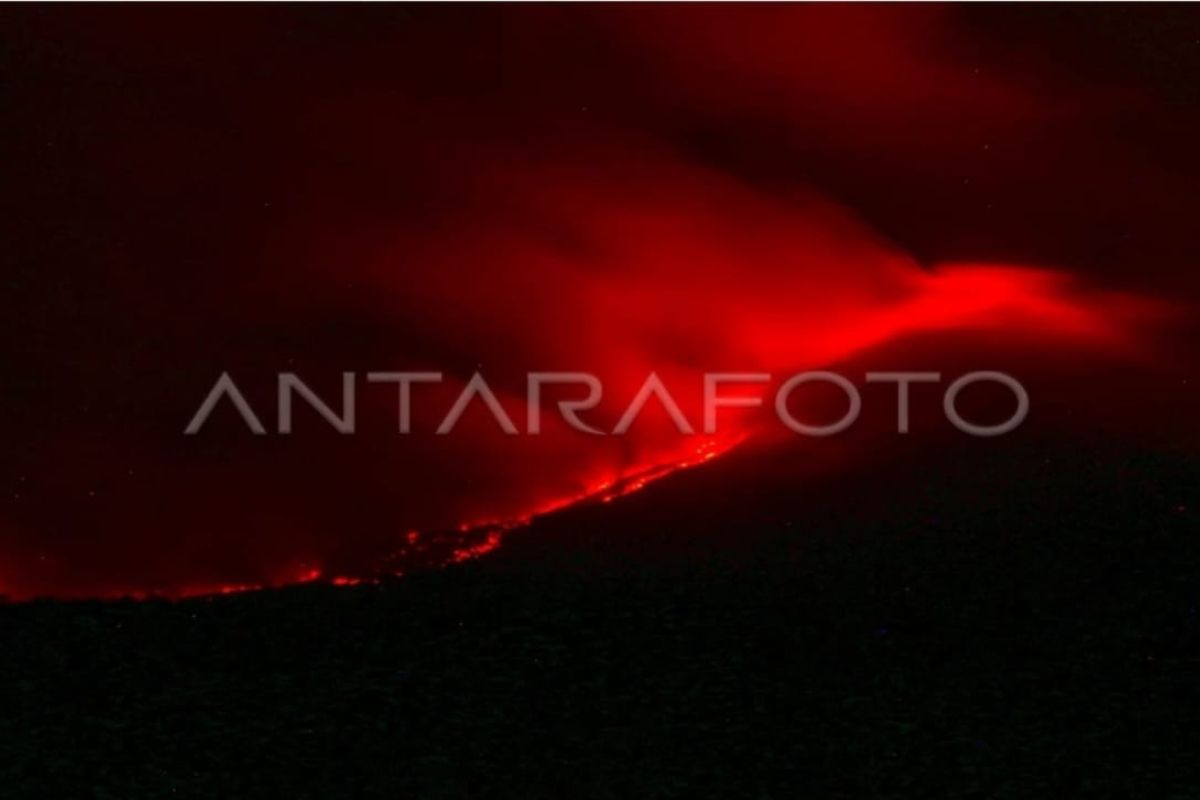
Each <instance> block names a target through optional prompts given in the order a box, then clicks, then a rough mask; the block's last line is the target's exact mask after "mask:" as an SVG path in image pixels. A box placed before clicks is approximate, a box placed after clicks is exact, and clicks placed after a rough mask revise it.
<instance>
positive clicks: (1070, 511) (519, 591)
mask: <svg viewBox="0 0 1200 800" xmlns="http://www.w3.org/2000/svg"><path fill="white" fill-rule="evenodd" d="M1018 456H1019V459H1020V463H1022V464H1030V463H1034V462H1035V459H1032V458H1031V456H1030V454H1029V453H1021V454H1018ZM1067 458H1072V456H1067ZM1073 458H1074V461H1073V462H1071V463H1069V464H1068V465H1067V466H1065V467H1063V468H1059V469H1057V470H1056V469H1054V468H1052V467H1047V468H1046V469H1047V471H1046V473H1045V474H1034V475H1029V476H1027V477H1028V479H1027V480H1023V481H1020V482H1018V483H1016V484H1013V483H1012V482H1010V483H1009V484H1005V483H1004V482H1003V481H1001V480H999V479H997V478H995V477H994V476H991V477H989V475H990V473H986V469H985V464H983V463H980V464H976V465H975V467H972V466H971V465H970V464H966V465H964V464H962V463H959V464H957V465H956V466H955V467H954V469H953V470H950V471H948V472H947V473H945V474H942V475H933V476H923V477H922V478H921V480H920V481H918V483H919V484H920V485H921V486H923V487H925V494H924V495H922V496H920V497H915V498H914V497H913V495H912V493H911V492H909V493H906V494H905V496H906V497H907V498H908V500H907V501H906V505H905V506H904V507H903V508H899V507H897V508H896V509H895V510H894V511H893V512H892V513H882V514H879V513H875V512H878V511H879V510H880V509H883V510H884V511H886V509H887V507H888V505H889V504H892V505H896V504H897V503H898V502H899V501H898V500H896V497H894V496H891V495H888V494H887V493H881V491H882V490H880V489H879V488H878V487H880V486H884V485H887V484H888V483H889V482H888V481H887V480H886V476H880V475H876V476H874V477H875V483H874V484H872V483H871V482H870V481H868V482H866V483H865V484H864V483H863V482H861V481H858V482H855V483H854V485H855V486H859V487H862V488H859V489H856V490H855V491H854V492H848V493H844V494H843V495H842V496H838V495H837V494H836V493H835V492H832V491H830V490H828V489H827V488H825V487H821V486H817V487H815V488H813V489H812V490H811V492H812V493H815V494H819V495H821V496H822V498H823V500H824V505H822V506H820V509H821V510H820V511H819V512H818V511H810V513H809V517H808V524H806V525H800V524H798V523H797V522H796V521H794V520H792V519H785V518H784V517H785V516H786V513H784V512H785V511H787V510H788V509H786V508H784V506H785V505H786V504H781V502H780V501H779V500H778V498H776V501H775V505H776V508H775V509H774V510H772V511H771V513H770V514H757V515H751V516H753V518H754V527H755V531H754V533H753V535H751V534H749V533H746V534H743V533H742V532H739V531H738V530H737V529H736V527H733V526H730V525H729V524H728V519H729V517H728V509H723V510H722V512H721V514H718V515H716V516H715V517H713V518H712V519H710V520H709V522H708V523H707V525H708V529H707V530H705V529H704V524H703V523H702V521H700V520H701V518H702V517H706V516H712V515H708V514H707V512H702V510H703V509H704V508H706V507H709V506H712V505H713V504H716V505H717V506H721V505H722V504H727V503H729V502H744V501H746V498H744V497H740V496H738V495H736V494H734V495H733V496H732V497H731V496H730V495H728V494H726V495H723V496H718V493H717V492H715V491H708V490H707V489H706V487H705V486H704V481H705V478H704V477H703V475H699V476H698V477H689V478H687V479H684V480H680V481H676V482H675V483H674V484H673V485H672V484H668V485H666V486H665V487H664V488H661V489H660V490H656V491H657V495H656V494H655V491H648V492H646V493H643V495H644V496H643V495H638V496H635V497H632V498H628V503H627V504H625V505H624V506H622V507H621V508H614V509H611V510H607V509H606V510H601V509H593V510H588V509H584V510H581V511H578V512H572V513H571V514H567V515H564V517H563V518H562V519H559V520H556V521H552V522H549V523H544V524H542V525H540V526H535V527H534V529H533V530H532V531H529V532H527V533H525V534H519V535H517V536H516V537H515V538H514V539H513V540H512V542H511V543H510V545H509V546H508V547H506V548H504V549H502V551H501V553H500V554H498V556H499V557H497V558H493V559H490V560H489V559H485V560H483V561H482V562H477V563H472V564H466V565H463V566H461V567H457V568H453V569H447V570H444V571H441V572H436V573H430V574H422V575H414V576H410V577H408V578H405V579H401V580H391V581H387V582H385V583H383V584H381V585H369V586H359V587H354V588H343V589H335V588H331V587H324V586H307V587H296V588H291V589H286V590H280V591H266V592H259V593H250V594H244V595H237V596H228V597H218V598H212V599H200V600H192V601H187V602H179V603H170V602H165V601H154V602H133V601H128V602H107V603H99V602H93V603H61V602H50V601H42V602H35V603H31V604H13V605H10V606H8V607H3V608H0V635H2V637H3V638H2V639H0V642H2V646H3V658H2V659H0V687H2V689H0V691H2V692H3V700H2V704H0V707H2V709H3V712H2V713H0V795H3V796H4V797H27V796H28V797H33V796H40V797H63V798H65V797H101V798H109V797H120V798H130V797H159V796H170V797H319V798H330V797H368V796H371V797H375V796H378V797H391V798H395V797H418V798H419V797H431V798H438V797H464V798H465V797H469V798H478V797H491V796H503V797H522V798H541V797H547V798H560V797H612V798H655V797H723V798H733V797H755V798H758V797H762V798H768V797H780V798H795V797H813V798H826V797H869V798H875V797H879V798H882V797H896V798H901V797H904V798H907V797H941V796H945V797H998V798H1002V797H1005V798H1006V797H1011V798H1024V797H1148V798H1150V797H1153V798H1195V797H1200V757H1198V754H1200V725H1198V724H1197V720H1198V718H1200V612H1198V607H1200V538H1198V537H1200V533H1198V530H1197V528H1198V526H1197V525H1196V521H1195V520H1196V508H1195V506H1194V505H1193V503H1194V500H1195V494H1196V493H1195V487H1194V485H1193V484H1192V483H1191V482H1192V481H1194V470H1193V468H1192V466H1191V465H1190V464H1189V463H1187V462H1186V461H1179V460H1172V459H1165V458H1161V457H1149V456H1147V457H1142V458H1135V457H1126V458H1117V457H1113V458H1095V457H1091V456H1085V455H1082V454H1076V455H1075V456H1073ZM987 463H988V464H990V465H991V466H989V467H987V469H995V467H994V463H992V462H991V461H989V462H987ZM1036 463H1042V464H1048V463H1049V461H1047V460H1046V459H1042V460H1039V461H1036ZM731 468H737V464H736V462H735V463H733V465H732V467H731ZM973 469H978V470H984V472H980V473H978V474H977V473H975V472H973V471H972V470H973ZM952 484H953V485H955V486H957V487H958V488H957V489H956V490H955V494H954V497H953V500H948V499H946V497H944V496H943V494H944V493H945V492H947V491H949V488H948V487H950V486H951V485H952ZM755 485H758V486H760V487H761V483H756V484H755ZM911 485H912V484H911V482H910V484H909V488H911ZM968 485H975V486H977V487H979V486H986V487H991V489H990V490H989V492H990V493H989V492H983V493H982V494H971V493H970V492H968V491H967V490H966V489H965V488H963V487H965V486H968ZM996 487H1002V488H1000V489H997V488H996ZM991 490H995V491H991ZM756 491H769V490H762V489H761V488H760V489H759V490H756ZM894 492H895V493H896V496H898V494H899V493H900V492H901V490H900V489H899V488H897V489H894ZM688 493H693V494H694V496H695V498H697V499H696V501H695V502H694V503H693V504H691V506H692V508H691V510H689V511H687V512H674V513H673V514H660V515H658V517H656V516H655V515H654V514H652V513H650V512H649V511H648V509H649V508H650V507H651V506H650V505H647V504H654V503H658V504H660V505H661V504H666V505H667V506H668V507H669V506H671V504H672V503H674V502H675V501H677V500H678V499H679V498H678V496H687V495H688ZM760 499H761V498H760ZM812 499H813V498H812V497H808V498H807V500H806V501H805V502H808V501H811V500H812ZM639 503H640V504H643V505H642V506H640V507H639V505H638V504H639ZM615 505H616V504H614V506H615ZM676 505H678V504H677V503H676ZM868 506H870V507H871V508H873V509H875V512H873V513H872V514H865V513H862V509H864V508H867V507H868ZM697 508H699V509H701V510H696V509H697ZM791 510H795V509H791ZM627 518H628V519H627ZM629 519H640V520H642V521H643V524H646V522H645V521H646V520H651V521H652V522H653V524H654V525H657V526H659V527H661V528H662V529H663V530H664V531H666V530H667V529H671V528H672V527H678V526H681V525H693V526H695V527H696V529H697V530H696V531H695V532H691V533H689V532H687V531H683V532H677V533H678V536H677V537H676V538H674V539H673V538H672V537H671V536H670V535H669V534H667V533H662V534H661V535H659V534H654V533H647V532H645V531H643V532H642V533H639V534H637V536H636V537H634V536H629V535H625V536H624V538H622V535H621V534H620V533H619V532H618V533H614V532H613V531H614V530H622V528H621V526H622V525H625V524H627V523H628V520H629ZM772 519H774V520H775V522H771V521H770V520H772ZM801 528H803V530H801ZM602 534H606V535H608V538H607V539H605V538H604V537H603V535H602ZM572 536H574V537H575V538H572ZM522 537H523V538H522ZM637 537H643V538H645V539H646V541H645V542H644V545H645V546H644V547H642V548H641V550H640V551H641V552H649V551H653V550H654V547H655V546H658V547H659V549H660V550H661V551H662V553H660V555H659V556H647V557H645V558H642V559H640V560H639V559H638V558H635V557H631V556H630V553H632V552H634V551H635V550H638V548H637V547H635V546H633V545H632V544H631V542H636V540H637ZM738 537H742V538H741V542H742V544H741V546H740V547H738V548H733V547H731V546H730V545H729V541H731V540H737V539H738ZM684 539H687V540H688V541H693V542H697V541H698V542H706V541H707V542H709V543H710V544H711V543H712V542H714V541H716V540H720V539H724V540H725V542H724V544H721V545H719V546H718V545H716V544H711V546H708V545H704V546H701V545H697V546H695V547H693V548H692V549H691V550H688V551H687V552H684V553H683V554H682V555H678V556H677V557H675V556H672V555H671V553H672V552H678V551H679V548H677V547H676V546H675V542H677V541H683V540H684ZM598 542H608V543H609V544H607V545H603V546H602V545H600V544H598ZM734 551H736V555H734V554H733V553H734Z"/></svg>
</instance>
